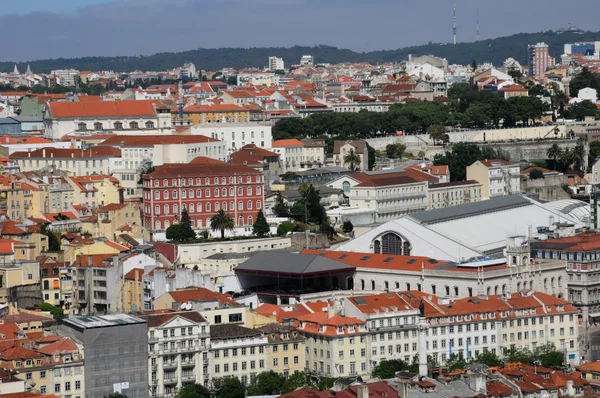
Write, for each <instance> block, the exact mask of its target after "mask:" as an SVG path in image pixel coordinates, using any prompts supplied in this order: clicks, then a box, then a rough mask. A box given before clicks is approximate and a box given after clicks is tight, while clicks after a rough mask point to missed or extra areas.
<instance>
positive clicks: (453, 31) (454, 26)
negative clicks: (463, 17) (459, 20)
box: [452, 3, 456, 45]
mask: <svg viewBox="0 0 600 398" xmlns="http://www.w3.org/2000/svg"><path fill="white" fill-rule="evenodd" d="M452 33H453V34H454V45H456V3H455V4H454V23H453V24H452Z"/></svg>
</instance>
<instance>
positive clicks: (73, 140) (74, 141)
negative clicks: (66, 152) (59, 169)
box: [71, 138, 77, 149]
mask: <svg viewBox="0 0 600 398" xmlns="http://www.w3.org/2000/svg"><path fill="white" fill-rule="evenodd" d="M75 148H77V140H75V138H71V149H75Z"/></svg>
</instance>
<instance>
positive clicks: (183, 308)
mask: <svg viewBox="0 0 600 398" xmlns="http://www.w3.org/2000/svg"><path fill="white" fill-rule="evenodd" d="M179 309H180V310H182V311H183V310H185V303H181V305H180V306H179Z"/></svg>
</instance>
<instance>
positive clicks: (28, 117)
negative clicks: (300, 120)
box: [10, 116, 44, 123]
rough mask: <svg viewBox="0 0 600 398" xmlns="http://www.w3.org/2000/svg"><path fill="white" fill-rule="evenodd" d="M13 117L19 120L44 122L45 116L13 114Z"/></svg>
mask: <svg viewBox="0 0 600 398" xmlns="http://www.w3.org/2000/svg"><path fill="white" fill-rule="evenodd" d="M10 118H11V119H15V120H18V121H19V122H21V123H23V122H43V121H44V118H43V117H41V116H11V117H10Z"/></svg>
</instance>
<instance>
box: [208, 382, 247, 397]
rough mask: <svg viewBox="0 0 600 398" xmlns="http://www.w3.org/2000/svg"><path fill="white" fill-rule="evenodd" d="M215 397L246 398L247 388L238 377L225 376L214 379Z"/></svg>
mask: <svg viewBox="0 0 600 398" xmlns="http://www.w3.org/2000/svg"><path fill="white" fill-rule="evenodd" d="M213 390H214V397H215V398H245V397H246V388H245V387H244V385H243V384H242V382H241V381H240V379H238V378H237V377H223V378H220V379H214V380H213Z"/></svg>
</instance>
